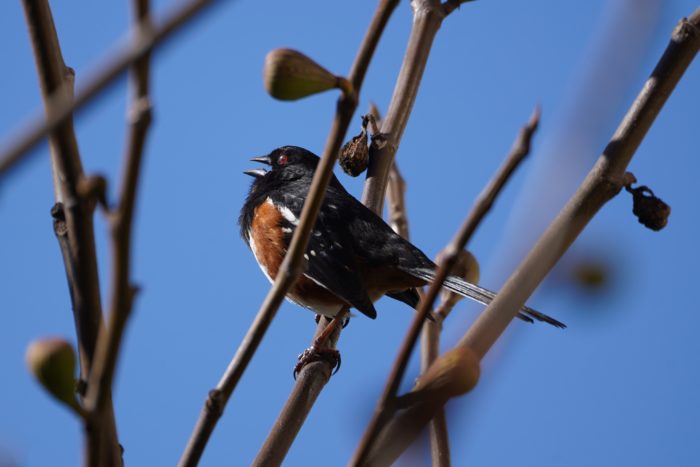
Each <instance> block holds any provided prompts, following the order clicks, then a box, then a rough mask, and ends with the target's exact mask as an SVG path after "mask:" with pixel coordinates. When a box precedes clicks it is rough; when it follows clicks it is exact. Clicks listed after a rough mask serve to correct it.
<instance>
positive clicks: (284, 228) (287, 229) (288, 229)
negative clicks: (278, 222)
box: [282, 227, 292, 233]
mask: <svg viewBox="0 0 700 467" xmlns="http://www.w3.org/2000/svg"><path fill="white" fill-rule="evenodd" d="M282 232H284V233H292V229H290V228H289V227H282Z"/></svg>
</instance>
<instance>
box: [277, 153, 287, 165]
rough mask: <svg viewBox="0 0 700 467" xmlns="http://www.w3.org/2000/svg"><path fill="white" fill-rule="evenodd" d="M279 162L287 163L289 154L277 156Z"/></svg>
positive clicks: (279, 163) (281, 163)
mask: <svg viewBox="0 0 700 467" xmlns="http://www.w3.org/2000/svg"><path fill="white" fill-rule="evenodd" d="M277 164H278V165H287V155H286V154H282V155H281V156H280V157H278V158H277Z"/></svg>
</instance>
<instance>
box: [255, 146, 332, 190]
mask: <svg viewBox="0 0 700 467" xmlns="http://www.w3.org/2000/svg"><path fill="white" fill-rule="evenodd" d="M251 160H252V161H254V162H261V163H263V164H267V165H269V166H270V170H265V169H254V170H246V171H245V173H246V174H248V175H250V176H252V177H255V178H256V179H259V181H262V182H264V183H266V184H274V183H284V182H288V181H291V180H296V179H299V178H304V177H309V178H310V177H312V176H313V174H314V171H315V170H316V166H317V165H318V161H319V158H318V156H317V155H316V154H314V153H312V152H311V151H307V150H306V149H304V148H300V147H298V146H282V147H281V148H277V149H275V150H274V151H272V152H271V153H270V154H268V155H267V156H261V157H254V158H253V159H251Z"/></svg>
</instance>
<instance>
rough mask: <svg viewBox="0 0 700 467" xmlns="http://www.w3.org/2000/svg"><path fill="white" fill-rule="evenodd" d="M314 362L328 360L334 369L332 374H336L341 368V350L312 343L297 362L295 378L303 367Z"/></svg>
mask: <svg viewBox="0 0 700 467" xmlns="http://www.w3.org/2000/svg"><path fill="white" fill-rule="evenodd" d="M313 362H327V363H328V364H329V365H330V366H331V368H332V370H333V373H332V374H336V373H337V372H338V370H339V369H340V352H338V351H337V350H336V349H329V348H328V347H326V348H322V347H318V346H317V345H315V344H314V345H312V346H311V347H309V348H308V349H306V350H304V351H303V352H302V353H300V354H299V357H298V359H297V364H296V365H295V366H294V379H297V375H299V372H301V370H302V368H304V367H305V366H306V365H308V364H309V363H313Z"/></svg>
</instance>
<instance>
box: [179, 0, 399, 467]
mask: <svg viewBox="0 0 700 467" xmlns="http://www.w3.org/2000/svg"><path fill="white" fill-rule="evenodd" d="M397 3H398V0H389V1H387V0H382V1H381V2H380V3H379V5H378V7H377V10H376V11H375V14H374V17H373V19H372V22H371V24H370V27H369V28H368V30H367V33H366V35H365V37H364V39H363V42H362V44H361V46H360V49H359V50H358V53H357V56H356V58H355V62H354V64H353V66H352V68H351V74H350V77H349V81H350V83H351V84H352V86H353V91H354V93H353V95H347V94H343V95H342V96H341V97H340V98H339V100H338V104H337V108H336V113H335V117H334V120H333V125H332V126H331V130H330V133H329V135H328V140H327V141H326V146H325V148H324V151H323V155H322V157H321V161H320V162H319V165H318V167H317V169H316V172H315V173H314V177H313V180H312V182H311V187H310V189H309V193H308V195H307V198H306V202H305V203H304V208H303V210H302V213H301V218H300V221H299V225H298V226H297V228H296V229H295V231H294V235H293V237H292V241H291V244H290V246H289V249H288V251H287V254H286V255H285V258H284V261H283V262H282V265H281V266H280V270H279V273H278V274H277V277H276V279H275V283H274V284H273V286H272V287H271V288H270V291H269V292H268V294H267V296H266V297H265V300H264V302H263V304H262V306H261V307H260V309H259V310H258V313H257V315H256V317H255V319H254V321H253V323H252V324H251V326H250V328H249V329H248V332H247V333H246V335H245V337H244V338H243V342H242V343H241V345H240V346H239V347H238V350H237V351H236V354H235V355H234V357H233V359H232V360H231V363H229V366H228V368H227V369H226V371H225V373H224V375H223V376H222V378H221V380H220V381H219V383H218V384H217V386H216V388H215V389H213V390H212V391H210V392H209V396H208V398H207V400H206V401H205V404H204V407H203V408H202V412H201V413H200V416H199V419H198V420H197V423H196V425H195V428H194V431H193V433H192V436H191V437H190V439H189V441H188V443H187V446H186V447H185V451H184V452H183V454H182V457H181V458H180V463H179V465H180V466H182V467H184V466H194V465H197V463H198V462H199V459H200V458H201V456H202V453H203V452H204V448H205V447H206V444H207V441H208V440H209V437H210V436H211V433H212V432H213V431H214V427H215V426H216V423H217V421H218V420H219V418H220V417H221V415H222V414H223V410H224V407H225V406H226V403H227V402H228V400H229V398H230V397H231V394H232V393H233V390H234V389H235V387H236V385H237V384H238V381H240V378H241V376H242V375H243V372H244V371H245V369H246V367H247V366H248V363H250V360H251V359H252V358H253V355H254V354H255V351H256V350H257V348H258V346H259V344H260V341H261V340H262V338H263V336H264V335H265V332H266V331H267V328H268V327H269V325H270V323H271V322H272V319H273V318H274V317H275V314H276V313H277V310H278V309H279V306H280V304H281V303H282V300H284V297H285V295H286V293H287V291H288V290H289V288H290V287H291V286H292V284H294V281H296V279H297V277H298V276H299V274H300V273H301V264H302V263H301V259H302V255H303V253H304V250H305V249H306V245H307V244H308V241H309V236H310V234H311V229H312V228H313V225H314V224H315V222H316V217H317V215H318V211H319V210H320V208H321V203H322V202H323V197H324V196H325V192H326V188H327V187H328V183H329V181H330V179H331V176H332V174H333V166H334V165H335V161H336V159H337V158H338V152H339V150H340V146H341V145H342V143H343V138H344V137H345V134H346V133H347V130H348V127H349V125H350V121H351V119H352V115H353V114H354V112H355V109H356V108H357V98H358V96H359V91H360V86H361V84H362V81H363V79H364V75H365V73H366V71H367V67H368V65H369V61H370V60H371V58H372V55H373V54H374V50H375V49H376V45H377V43H378V42H379V37H380V36H381V34H382V32H383V30H384V26H385V25H386V23H387V21H388V19H389V17H390V16H391V13H392V12H393V10H394V8H395V7H396V5H397ZM324 324H325V323H324V320H321V321H320V322H319V329H318V331H320V330H321V328H325V326H324ZM336 339H337V338H336ZM322 365H323V364H314V365H310V368H309V370H308V371H304V372H302V373H301V374H300V375H299V378H297V383H296V385H295V387H298V386H300V385H302V384H303V385H307V384H313V386H314V387H316V388H318V390H319V391H320V389H321V388H323V386H324V385H325V382H326V381H327V377H325V371H316V370H317V369H318V367H319V366H322ZM329 371H330V370H329ZM307 378H310V379H313V380H314V381H313V382H311V381H307ZM294 394H298V391H297V390H294V392H293V393H292V395H291V396H290V397H294ZM309 409H310V406H309Z"/></svg>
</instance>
